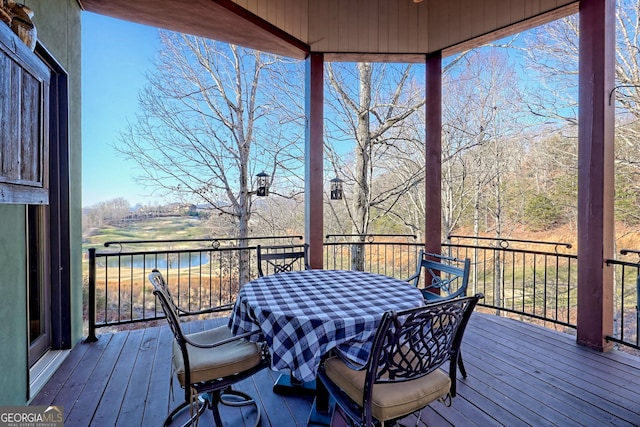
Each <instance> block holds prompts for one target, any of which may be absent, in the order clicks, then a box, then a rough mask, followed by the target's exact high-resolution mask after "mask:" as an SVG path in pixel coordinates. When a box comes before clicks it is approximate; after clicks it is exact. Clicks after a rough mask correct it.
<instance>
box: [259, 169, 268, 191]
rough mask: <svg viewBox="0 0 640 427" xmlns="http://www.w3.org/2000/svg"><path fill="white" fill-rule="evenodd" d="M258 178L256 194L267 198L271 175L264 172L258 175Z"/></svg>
mask: <svg viewBox="0 0 640 427" xmlns="http://www.w3.org/2000/svg"><path fill="white" fill-rule="evenodd" d="M256 176H257V177H258V183H257V184H258V191H257V192H256V195H257V196H260V197H265V196H268V195H269V175H267V174H266V173H264V171H262V172H260V173H259V174H257V175H256Z"/></svg>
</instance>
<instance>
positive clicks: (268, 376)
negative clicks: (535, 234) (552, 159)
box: [32, 313, 640, 427]
mask: <svg viewBox="0 0 640 427" xmlns="http://www.w3.org/2000/svg"><path fill="white" fill-rule="evenodd" d="M214 322H215V321H207V322H198V323H190V324H188V327H189V328H190V329H191V331H192V332H193V331H195V330H200V329H202V328H205V327H210V326H212V325H213V324H214ZM171 340H172V336H171V333H170V331H169V329H168V327H166V326H164V327H153V328H148V329H144V330H135V331H130V332H119V333H115V334H105V335H100V337H99V340H98V342H96V343H91V344H79V345H78V346H76V348H74V350H73V351H72V352H71V353H70V355H69V356H68V357H67V359H66V360H65V361H64V363H63V364H62V366H61V367H60V368H59V369H58V371H57V372H56V373H55V375H54V376H53V377H52V378H51V380H50V381H49V382H48V383H47V384H46V386H45V387H44V388H43V389H42V391H41V392H40V393H39V394H38V395H37V396H36V397H35V399H34V400H33V402H32V405H61V406H63V410H64V415H65V426H69V427H71V426H90V425H94V426H100V427H104V426H116V425H118V426H126V427H130V426H160V425H162V421H163V420H164V418H165V416H166V414H167V413H168V410H169V409H170V408H173V407H174V406H176V403H177V402H179V401H180V399H182V397H183V394H182V391H181V390H179V388H178V386H177V382H176V381H174V384H173V388H174V391H175V393H174V395H175V398H176V401H171V399H170V395H169V378H170V357H171V356H170V355H171ZM462 350H463V355H464V362H465V365H466V368H467V371H468V374H469V376H468V377H467V378H466V379H459V381H458V396H457V397H456V398H454V399H453V404H452V406H451V407H449V408H447V407H445V406H444V405H443V404H441V403H434V404H432V405H431V406H430V407H428V408H427V409H425V410H424V411H423V412H422V420H423V421H424V422H425V423H426V424H428V425H429V426H432V427H437V426H483V427H485V426H501V425H502V426H509V427H514V426H552V425H557V426H563V427H564V426H639V425H640V358H638V357H634V356H630V355H628V354H625V353H622V352H619V351H613V352H609V353H605V354H601V353H597V352H592V351H590V350H587V349H585V348H582V347H579V346H577V345H576V344H575V338H574V337H573V336H571V335H567V334H562V333H558V332H555V331H552V330H549V329H545V328H541V327H537V326H534V325H530V324H526V323H523V322H519V321H515V320H509V319H504V318H499V317H496V316H493V315H488V314H480V313H474V315H473V317H472V318H471V321H470V323H469V326H468V328H467V332H466V335H465V338H464V342H463V347H462ZM276 377H277V373H275V372H273V371H271V370H268V369H267V370H263V371H261V372H260V373H258V374H256V375H255V376H254V377H252V378H251V379H248V380H245V381H242V382H241V383H239V386H238V387H237V388H239V389H241V390H243V391H245V392H248V393H250V394H251V395H253V396H254V397H256V398H257V399H259V401H260V404H261V408H262V409H261V410H262V417H261V423H260V425H261V426H263V427H266V426H274V427H289V426H292V427H293V426H305V425H306V422H307V418H308V415H309V412H310V409H311V405H312V397H310V396H279V395H276V394H274V393H273V392H272V385H273V382H274V380H275V378H276ZM244 411H245V412H244V414H242V413H241V412H242V411H239V410H238V409H232V410H229V412H225V413H224V414H223V417H224V419H225V425H229V426H233V427H235V426H242V425H245V423H247V424H246V425H251V424H250V423H249V422H250V421H251V420H252V418H251V416H252V415H253V414H252V413H251V412H252V411H247V410H246V409H245V410H244ZM212 424H213V423H212V420H211V415H210V414H205V415H204V416H203V417H202V418H201V420H200V425H201V426H210V425H212Z"/></svg>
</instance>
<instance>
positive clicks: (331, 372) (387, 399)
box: [325, 357, 451, 421]
mask: <svg viewBox="0 0 640 427" xmlns="http://www.w3.org/2000/svg"><path fill="white" fill-rule="evenodd" d="M325 372H326V373H327V376H328V377H329V378H330V379H331V381H333V382H334V383H335V384H336V385H337V386H338V387H340V388H341V389H342V390H343V391H344V392H345V393H346V394H347V395H348V396H349V397H350V398H351V399H352V400H353V401H354V402H357V403H358V404H359V405H360V406H362V400H363V399H362V395H363V392H364V378H365V371H364V370H362V371H356V370H353V369H350V368H349V367H348V366H347V365H345V364H344V362H342V361H341V360H340V359H339V358H337V357H332V358H330V359H328V360H327V361H326V362H325ZM450 388H451V379H450V378H449V375H447V374H446V373H445V372H444V371H442V370H441V369H436V370H435V371H433V372H431V373H430V374H429V375H425V376H424V377H422V378H418V379H415V380H411V381H404V382H396V383H388V384H376V385H374V386H373V399H372V413H373V416H374V417H375V418H376V419H378V420H379V421H385V420H391V419H396V418H400V417H402V416H405V415H408V414H411V413H412V412H415V411H417V410H419V409H421V408H424V407H425V406H427V405H428V404H429V403H431V402H433V401H434V400H437V399H439V398H441V397H444V396H446V395H447V393H448V392H449V389H450Z"/></svg>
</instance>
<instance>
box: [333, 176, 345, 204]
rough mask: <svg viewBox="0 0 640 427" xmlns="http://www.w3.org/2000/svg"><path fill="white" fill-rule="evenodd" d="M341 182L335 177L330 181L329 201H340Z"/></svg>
mask: <svg viewBox="0 0 640 427" xmlns="http://www.w3.org/2000/svg"><path fill="white" fill-rule="evenodd" d="M343 182H344V181H342V180H341V179H340V178H338V177H335V178H333V179H332V180H331V200H342V183H343Z"/></svg>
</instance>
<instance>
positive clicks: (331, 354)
mask: <svg viewBox="0 0 640 427" xmlns="http://www.w3.org/2000/svg"><path fill="white" fill-rule="evenodd" d="M332 357H336V358H338V359H340V360H341V361H342V363H344V364H345V365H347V367H348V368H349V369H353V370H354V371H363V370H365V369H366V368H367V365H366V364H365V365H360V364H359V363H356V362H354V361H353V360H351V359H349V358H348V357H346V356H345V355H343V354H342V353H340V352H339V351H336V350H335V349H332V350H330V351H329V353H327V354H326V355H325V357H323V361H324V360H327V359H330V358H332Z"/></svg>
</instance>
